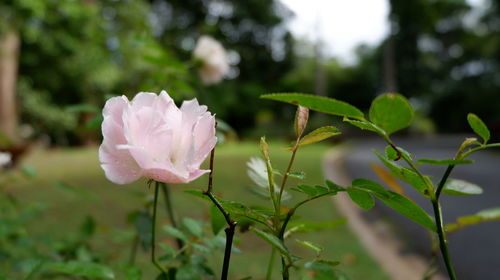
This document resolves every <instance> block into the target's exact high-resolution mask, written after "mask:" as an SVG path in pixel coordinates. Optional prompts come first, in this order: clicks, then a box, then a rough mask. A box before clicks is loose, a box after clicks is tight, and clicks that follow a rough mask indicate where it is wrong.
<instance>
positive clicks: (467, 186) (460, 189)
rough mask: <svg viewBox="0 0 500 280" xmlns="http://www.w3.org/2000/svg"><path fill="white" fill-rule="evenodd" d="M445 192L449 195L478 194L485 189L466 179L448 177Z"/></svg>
mask: <svg viewBox="0 0 500 280" xmlns="http://www.w3.org/2000/svg"><path fill="white" fill-rule="evenodd" d="M443 193H445V194H449V195H477V194H482V193H483V189H482V188H481V187H480V186H478V185H476V184H472V183H469V182H467V181H464V180H459V179H448V180H447V181H446V183H445V185H444V188H443Z"/></svg>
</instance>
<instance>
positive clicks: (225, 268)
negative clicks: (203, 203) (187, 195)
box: [203, 147, 237, 280]
mask: <svg viewBox="0 0 500 280" xmlns="http://www.w3.org/2000/svg"><path fill="white" fill-rule="evenodd" d="M214 159H215V147H214V148H213V149H212V151H211V152H210V173H209V174H208V186H207V190H206V191H205V192H203V194H205V195H206V196H208V198H210V200H211V201H212V203H213V204H214V205H215V207H217V209H219V211H220V212H221V213H222V215H223V216H224V219H225V220H226V223H227V225H228V227H227V228H226V229H225V230H224V231H225V232H226V246H225V248H224V261H223V263H222V273H221V278H220V279H221V280H227V279H228V278H227V277H228V275H229V261H230V260H231V251H232V248H233V238H234V232H235V230H236V225H237V223H236V222H235V221H233V220H231V216H230V215H229V213H228V212H227V211H226V210H225V209H224V207H223V206H222V204H221V203H220V202H219V201H218V200H217V198H215V196H214V195H213V193H212V189H213V173H214Z"/></svg>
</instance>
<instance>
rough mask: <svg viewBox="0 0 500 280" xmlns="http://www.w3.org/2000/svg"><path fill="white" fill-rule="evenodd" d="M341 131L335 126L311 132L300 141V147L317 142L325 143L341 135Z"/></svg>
mask: <svg viewBox="0 0 500 280" xmlns="http://www.w3.org/2000/svg"><path fill="white" fill-rule="evenodd" d="M339 134H340V131H339V130H338V129H337V128H335V127H333V126H323V127H320V128H318V129H315V130H313V131H311V132H309V133H308V134H307V135H305V136H304V137H302V139H300V141H299V146H305V145H309V144H313V143H316V142H320V141H323V140H325V139H327V138H330V137H332V136H335V135H339Z"/></svg>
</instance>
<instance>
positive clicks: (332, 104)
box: [260, 93, 364, 119]
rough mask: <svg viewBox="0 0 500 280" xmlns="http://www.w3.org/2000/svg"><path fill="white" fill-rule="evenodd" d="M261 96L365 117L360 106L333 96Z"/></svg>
mask: <svg viewBox="0 0 500 280" xmlns="http://www.w3.org/2000/svg"><path fill="white" fill-rule="evenodd" d="M260 98H264V99H270V100H276V101H281V102H286V103H290V104H294V105H300V106H303V107H306V108H309V109H311V110H315V111H318V112H323V113H327V114H330V115H336V116H342V117H349V118H353V119H364V114H363V112H361V111H360V110H359V109H358V108H356V107H354V106H352V105H350V104H348V103H346V102H343V101H339V100H336V99H332V98H327V97H322V96H316V95H311V94H301V93H273V94H265V95H261V96H260Z"/></svg>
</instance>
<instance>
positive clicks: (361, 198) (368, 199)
mask: <svg viewBox="0 0 500 280" xmlns="http://www.w3.org/2000/svg"><path fill="white" fill-rule="evenodd" d="M347 194H348V195H349V197H350V198H351V199H352V201H354V202H355V203H356V204H357V205H358V206H359V207H361V208H363V209H364V210H370V209H372V208H373V206H375V200H374V199H373V197H372V196H371V194H370V193H368V192H365V191H361V190H357V189H354V188H347Z"/></svg>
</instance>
